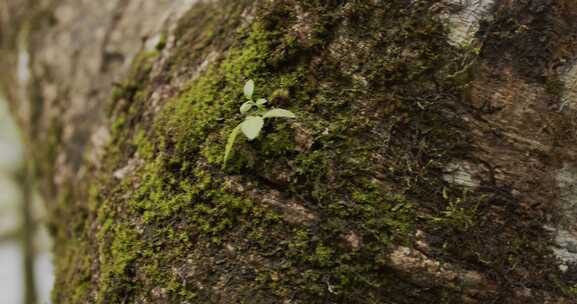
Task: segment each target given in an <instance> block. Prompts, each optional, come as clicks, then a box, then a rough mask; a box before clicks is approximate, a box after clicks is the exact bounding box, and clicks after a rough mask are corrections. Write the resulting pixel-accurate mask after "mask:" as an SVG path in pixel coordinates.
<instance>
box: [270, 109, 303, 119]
mask: <svg viewBox="0 0 577 304" xmlns="http://www.w3.org/2000/svg"><path fill="white" fill-rule="evenodd" d="M262 117H263V118H273V117H284V118H296V116H295V114H294V113H293V112H291V111H289V110H285V109H272V110H270V111H268V112H266V113H264V115H263V116H262Z"/></svg>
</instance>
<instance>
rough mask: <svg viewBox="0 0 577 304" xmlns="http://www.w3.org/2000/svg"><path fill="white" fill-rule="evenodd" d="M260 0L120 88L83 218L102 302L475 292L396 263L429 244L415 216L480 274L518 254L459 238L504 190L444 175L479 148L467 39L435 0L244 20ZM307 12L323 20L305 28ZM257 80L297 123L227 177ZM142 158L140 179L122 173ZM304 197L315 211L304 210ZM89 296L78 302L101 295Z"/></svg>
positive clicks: (194, 23)
mask: <svg viewBox="0 0 577 304" xmlns="http://www.w3.org/2000/svg"><path fill="white" fill-rule="evenodd" d="M246 3H247V2H246ZM246 3H245V2H244V1H239V2H235V3H233V4H227V5H225V6H224V7H217V6H214V4H213V5H212V6H211V5H210V4H202V5H201V6H199V7H198V8H197V9H193V10H192V11H191V12H189V13H188V14H187V15H186V17H184V18H185V20H184V21H183V23H182V24H181V25H180V26H179V28H178V29H177V31H176V33H177V39H176V46H175V48H176V49H175V50H172V51H171V52H173V54H172V55H171V57H170V58H168V59H167V62H168V63H169V64H168V66H166V67H163V68H165V69H154V70H155V71H156V70H163V71H165V72H164V73H167V75H161V76H162V77H160V76H158V75H155V76H157V77H156V78H154V76H151V75H150V74H151V72H152V70H153V69H152V66H153V64H156V63H154V62H155V56H156V53H147V54H142V55H141V56H139V58H138V59H136V61H135V68H134V69H133V72H132V73H131V75H130V76H129V77H128V80H127V81H125V82H124V83H123V84H122V85H120V86H119V87H118V88H117V89H116V90H115V92H114V94H113V102H112V103H111V106H110V114H111V116H112V117H113V124H112V126H111V127H112V136H113V140H112V143H111V145H110V147H109V154H108V155H109V156H110V157H108V158H107V160H106V161H105V163H104V165H103V166H104V169H102V170H101V173H100V174H97V177H98V178H97V186H94V188H93V189H92V190H91V193H92V195H91V196H92V197H93V198H92V202H91V204H90V205H91V207H90V208H91V209H92V210H98V216H97V217H96V218H95V219H93V218H91V219H90V221H89V224H90V225H88V223H87V224H86V226H79V227H81V228H77V229H80V230H82V229H84V231H92V230H97V231H98V233H97V238H96V240H95V241H96V243H97V247H98V248H97V250H96V253H92V255H90V254H88V253H87V255H88V256H93V257H95V258H96V259H97V261H98V263H97V264H90V263H89V264H88V265H84V264H82V265H81V266H79V267H80V268H81V269H82V270H84V272H86V271H88V270H89V269H91V268H90V267H91V266H94V265H97V268H98V269H99V273H98V275H97V276H94V277H96V278H93V277H90V278H88V279H87V280H88V281H90V282H91V283H92V284H96V286H98V287H97V289H98V297H97V299H96V300H95V301H94V302H96V303H123V302H124V303H132V302H139V301H143V300H142V299H149V301H152V302H159V303H176V302H184V301H188V302H190V303H223V302H226V301H228V302H231V303H232V302H234V303H279V302H282V301H284V300H287V299H292V300H291V301H292V302H294V303H321V302H322V303H324V302H327V301H330V302H334V303H383V302H385V301H390V302H396V303H419V301H421V302H422V301H433V300H435V301H436V300H438V301H444V302H446V303H451V301H452V300H453V303H458V300H455V299H460V298H459V295H460V290H459V288H458V286H457V288H454V287H453V286H446V287H438V288H429V289H420V288H418V287H415V286H414V285H413V284H412V283H411V282H408V281H407V280H406V279H405V275H404V274H402V273H398V272H397V271H394V270H392V269H391V268H390V267H389V266H388V263H389V261H388V252H390V250H392V249H393V248H395V246H398V245H404V246H412V242H413V238H414V235H415V231H416V227H419V229H423V230H425V231H435V232H438V233H437V234H436V235H439V236H441V237H442V238H443V240H442V241H441V242H439V243H440V244H432V245H431V246H432V247H434V249H435V250H437V249H439V248H438V247H441V249H443V250H440V249H439V250H438V251H435V253H437V254H438V255H439V259H441V260H443V259H446V260H447V261H453V260H454V257H464V256H465V257H466V259H464V260H466V261H472V262H470V264H468V265H464V267H465V268H467V267H473V268H481V267H486V265H491V267H493V266H495V267H496V265H498V264H499V262H500V261H501V260H500V258H499V257H497V256H496V255H491V254H488V253H487V251H480V250H479V246H481V245H482V242H483V241H484V239H483V238H481V237H479V238H476V239H475V240H478V241H479V243H475V242H476V241H475V242H471V241H468V240H466V239H465V240H458V241H460V242H456V241H455V240H457V238H458V237H459V236H462V232H463V231H470V230H472V229H471V227H475V228H478V227H486V226H487V224H486V223H485V224H484V223H483V216H484V214H485V215H486V214H488V213H483V212H486V211H485V210H486V209H483V208H486V205H487V204H488V203H487V201H488V200H481V201H479V200H476V199H471V197H473V198H474V197H480V196H479V195H478V193H477V194H475V193H472V194H470V195H464V194H463V192H462V191H461V189H458V188H457V187H455V186H451V185H447V184H446V183H445V182H444V181H443V179H442V174H443V169H444V168H445V167H446V165H447V164H448V163H449V162H450V161H452V160H453V159H455V158H461V157H465V156H466V154H467V151H466V147H467V144H468V143H467V134H466V132H467V129H466V128H465V127H464V125H463V123H462V122H461V121H460V120H458V119H457V118H454V117H447V115H445V113H444V109H445V108H447V107H455V106H456V104H458V102H459V101H460V96H461V92H460V89H461V86H462V83H459V82H458V81H456V80H455V79H454V77H449V76H446V75H455V73H457V72H458V71H460V70H461V69H462V67H460V66H457V65H452V62H453V61H454V60H455V59H454V57H455V56H456V54H457V53H458V50H455V49H454V48H453V47H451V46H449V45H448V44H446V43H445V42H444V41H445V39H444V37H445V36H444V35H445V33H444V29H443V27H442V25H441V24H439V23H438V22H437V21H436V19H435V18H434V16H430V15H429V14H430V10H429V7H428V6H427V5H425V4H422V3H420V4H415V5H414V6H413V7H412V8H411V9H402V8H405V6H406V3H405V1H388V2H387V3H379V4H376V3H372V2H371V3H368V2H362V1H360V2H358V1H357V2H351V3H349V4H347V5H341V4H339V3H337V2H326V1H295V2H290V3H289V2H286V3H285V2H274V3H269V4H262V6H261V7H260V8H258V9H257V10H256V11H257V12H258V13H257V17H256V19H255V20H254V21H251V22H250V24H248V25H244V26H239V25H240V24H243V22H242V20H243V18H241V17H240V16H241V14H242V13H243V12H244V8H246V5H247V4H246ZM295 5H298V9H297V7H295ZM203 10H209V12H206V11H203ZM220 10H222V11H223V12H226V14H216V11H220ZM303 10H304V11H303ZM297 14H299V15H298V16H297ZM221 15H226V18H224V17H222V18H221V17H218V16H221ZM303 16H308V17H307V18H308V19H307V27H302V26H301V27H299V26H300V24H298V22H302V19H300V18H301V17H303ZM223 18H224V19H226V20H224V19H223ZM299 20H300V21H299ZM351 24H355V25H356V26H351ZM231 25H234V27H231ZM295 29H299V31H300V32H295V31H296V30H295ZM367 33H371V35H368V34H367ZM217 40H218V42H216V41H217ZM214 50H218V52H217V53H218V54H220V55H218V56H217V58H211V61H210V62H209V63H208V65H207V67H206V70H204V71H203V72H202V73H200V74H199V75H195V78H194V79H193V80H191V81H190V83H189V84H188V85H187V86H185V87H184V88H183V89H182V91H181V92H179V93H178V94H176V95H175V96H173V97H171V98H170V99H169V100H163V101H162V108H161V110H160V111H159V112H157V113H155V114H154V116H153V117H150V115H147V110H149V108H148V107H149V106H150V105H149V104H147V102H148V97H149V95H150V90H151V89H153V88H154V84H155V81H162V80H164V81H167V82H169V81H170V79H171V78H172V77H173V76H174V77H176V76H175V75H176V74H177V70H178V71H179V69H176V68H175V67H179V68H180V69H185V68H186V67H187V66H190V67H196V66H198V65H199V63H200V62H202V61H203V60H205V59H206V58H205V57H208V55H209V54H210V53H212V52H213V51H214ZM163 55H164V54H163ZM213 57H214V56H213ZM158 64H160V63H158ZM442 66H443V67H446V68H445V69H444V70H442V72H441V73H439V74H440V75H437V74H435V71H437V70H438V69H439V67H442ZM173 73H174V74H175V75H173ZM178 77H182V75H179V76H178ZM248 79H253V80H255V82H256V83H257V86H256V87H257V92H255V94H256V95H257V96H262V97H267V98H269V100H271V102H272V103H273V104H274V105H275V106H282V107H283V108H288V109H290V110H291V111H293V112H295V113H297V116H298V119H297V121H296V122H295V123H292V124H291V123H288V122H286V121H276V122H275V123H274V124H267V125H266V126H265V129H264V132H263V134H262V136H261V137H260V138H258V139H256V140H254V141H251V142H248V141H245V140H239V142H238V143H237V145H235V154H234V155H233V157H232V159H231V161H230V163H229V166H228V169H227V170H226V171H222V170H221V163H222V158H223V156H224V155H223V154H224V144H225V142H226V138H227V136H228V134H229V133H230V131H231V130H232V128H233V127H235V126H236V125H237V124H238V123H239V122H240V121H241V119H242V117H241V115H240V114H239V113H238V107H239V106H240V104H241V102H242V87H243V84H244V83H245V81H246V80H248ZM303 138H304V139H303ZM303 142H306V143H304V144H303ZM128 163H130V164H133V166H132V168H131V170H132V171H130V172H128V173H127V175H126V178H124V179H123V180H122V181H119V180H117V179H116V178H115V177H114V176H111V174H110V173H111V172H115V171H116V170H119V169H125V168H127V167H129V168H130V167H131V166H128ZM444 189H447V190H444ZM273 194H279V195H280V198H281V199H280V202H277V204H275V203H274V202H275V200H277V199H278V197H277V196H276V195H273ZM67 201H68V203H67V204H70V202H69V201H70V200H67ZM271 201H273V203H271ZM447 201H452V202H457V201H458V202H459V204H458V205H450V206H449V207H447ZM287 202H295V204H297V203H298V204H299V205H302V207H303V208H305V209H306V210H308V211H310V212H311V213H312V214H314V219H310V220H306V219H305V220H303V221H302V222H299V221H290V220H288V219H287V217H286V210H285V209H287ZM474 206H475V207H474ZM288 207H291V206H290V205H288ZM477 207H479V208H477ZM288 209H290V208H288ZM465 211H474V212H470V213H468V212H465ZM423 213H427V214H428V213H433V214H435V213H436V214H437V218H441V219H442V221H440V222H439V221H437V222H435V221H430V220H429V218H426V217H424V216H423ZM483 225H485V226H483ZM87 226H88V227H90V228H87ZM94 227H96V228H94ZM351 235H352V236H354V238H355V239H356V242H358V244H354V241H351V240H350V238H348V236H351ZM63 238H64V237H63ZM85 241H87V240H85ZM450 242H452V243H451V244H449V243H450ZM447 244H448V245H447ZM457 245H459V246H460V247H459V246H457ZM526 245H527V242H526V240H522V241H521V242H520V243H519V245H518V246H516V247H517V249H516V251H515V252H514V253H511V254H510V256H511V257H512V260H515V258H518V256H519V255H521V254H522V253H521V250H522V249H521V248H524V247H523V246H526ZM496 246H501V247H504V245H503V244H501V243H498V244H497V245H496ZM90 248H91V247H86V250H87V251H88V249H90ZM460 248H465V249H467V252H466V253H458V252H457V249H460ZM92 249H93V248H92ZM67 254H70V255H71V256H72V255H73V254H74V253H67ZM84 279H85V280H86V278H84ZM84 282H85V281H82V282H81V283H79V284H78V286H85V283H84ZM79 288H80V287H79ZM415 289H418V290H417V291H416V292H414V293H408V292H407V291H412V290H415ZM79 290H80V291H78V292H77V294H78V297H76V296H75V297H74V299H75V300H77V299H86V298H87V297H89V295H86V294H85V292H86V291H85V290H84V289H82V288H80V289H79ZM408 294H410V295H408ZM150 299H152V300H150ZM223 299H225V300H223ZM55 302H56V301H55ZM59 303H60V302H59ZM69 303H74V302H70V301H69Z"/></svg>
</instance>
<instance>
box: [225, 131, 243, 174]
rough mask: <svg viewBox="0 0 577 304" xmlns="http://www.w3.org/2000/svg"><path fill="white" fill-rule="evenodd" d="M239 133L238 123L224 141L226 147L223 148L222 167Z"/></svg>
mask: <svg viewBox="0 0 577 304" xmlns="http://www.w3.org/2000/svg"><path fill="white" fill-rule="evenodd" d="M238 133H240V125H238V126H236V128H234V130H232V132H230V135H228V141H227V142H226V147H225V149H224V161H223V168H226V162H227V161H228V159H229V158H230V152H231V151H232V147H233V146H234V142H235V141H236V137H237V136H238Z"/></svg>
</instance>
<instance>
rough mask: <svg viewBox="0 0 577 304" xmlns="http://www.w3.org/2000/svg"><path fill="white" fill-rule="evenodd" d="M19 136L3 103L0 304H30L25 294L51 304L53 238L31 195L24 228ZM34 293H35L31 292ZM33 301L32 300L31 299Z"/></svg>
mask: <svg viewBox="0 0 577 304" xmlns="http://www.w3.org/2000/svg"><path fill="white" fill-rule="evenodd" d="M23 151H24V150H23V148H22V145H21V142H20V135H19V133H18V129H17V128H16V126H15V124H14V122H13V121H12V119H11V118H10V116H9V115H8V109H7V106H6V103H5V101H4V100H2V99H0V303H1V304H21V303H23V304H29V303H30V301H28V303H26V298H27V297H26V294H27V293H28V294H30V293H31V292H34V293H35V294H36V298H37V303H39V304H45V303H50V290H51V287H52V284H53V280H54V279H53V269H52V264H51V256H50V249H51V244H50V238H49V236H48V233H47V232H46V230H45V228H44V225H43V223H42V220H43V218H44V215H45V211H44V209H43V208H42V207H43V205H42V202H41V200H40V199H39V198H38V196H37V195H35V194H33V193H31V195H30V197H31V198H32V199H31V207H30V208H29V209H30V220H31V221H32V222H33V223H34V225H28V227H27V228H29V229H24V228H26V227H25V226H24V224H25V223H26V221H25V220H24V216H23V214H24V213H25V212H24V211H23V210H24V208H23V201H24V199H25V197H24V196H23V195H22V190H23V189H26V187H23V185H22V180H20V181H19V180H18V179H17V178H16V174H17V173H18V172H24V171H23V168H24V152H23ZM30 228H32V230H31V229H30ZM27 231H30V233H31V234H32V235H31V237H32V246H30V247H29V248H28V252H32V253H33V254H32V255H31V257H32V259H31V261H30V264H31V265H33V269H34V271H33V272H32V273H31V274H29V276H32V280H33V281H34V283H35V284H33V285H35V286H31V285H32V284H26V280H25V279H26V274H25V273H26V272H25V259H24V256H25V253H26V252H27V249H26V248H27V246H26V242H25V241H24V240H25V235H26V234H25V233H27ZM27 285H28V287H27ZM30 289H33V290H30ZM28 298H30V297H28Z"/></svg>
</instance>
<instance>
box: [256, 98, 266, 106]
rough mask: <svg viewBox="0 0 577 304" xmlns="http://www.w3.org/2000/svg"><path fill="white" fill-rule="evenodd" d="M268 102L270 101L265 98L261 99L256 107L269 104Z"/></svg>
mask: <svg viewBox="0 0 577 304" xmlns="http://www.w3.org/2000/svg"><path fill="white" fill-rule="evenodd" d="M267 102H268V100H266V99H264V98H261V99H259V100H257V101H256V105H257V106H262V105H264V104H265V103H267Z"/></svg>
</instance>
